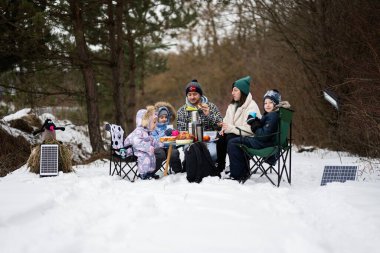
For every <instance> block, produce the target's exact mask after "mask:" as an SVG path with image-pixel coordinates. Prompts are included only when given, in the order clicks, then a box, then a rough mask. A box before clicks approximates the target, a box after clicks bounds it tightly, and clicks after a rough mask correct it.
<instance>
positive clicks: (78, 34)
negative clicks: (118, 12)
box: [69, 0, 104, 153]
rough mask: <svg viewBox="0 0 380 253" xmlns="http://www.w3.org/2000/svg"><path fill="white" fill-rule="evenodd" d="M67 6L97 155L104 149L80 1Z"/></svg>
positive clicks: (93, 76) (92, 141)
mask: <svg viewBox="0 0 380 253" xmlns="http://www.w3.org/2000/svg"><path fill="white" fill-rule="evenodd" d="M69 5H70V11H71V18H72V24H73V35H74V38H75V44H76V45H75V52H76V54H77V62H75V64H77V65H78V66H79V67H80V69H81V71H82V74H83V79H84V83H85V90H86V94H85V95H86V104H87V118H88V131H89V135H90V142H91V146H92V149H93V152H94V153H97V152H100V151H103V150H104V148H103V141H102V138H101V134H100V128H99V109H98V104H97V102H98V101H97V100H98V96H97V91H96V83H95V75H94V70H93V66H92V62H91V59H90V55H89V52H88V48H87V44H86V39H85V36H84V33H85V31H84V29H85V28H84V24H83V16H82V11H83V8H82V6H81V1H76V0H70V1H69Z"/></svg>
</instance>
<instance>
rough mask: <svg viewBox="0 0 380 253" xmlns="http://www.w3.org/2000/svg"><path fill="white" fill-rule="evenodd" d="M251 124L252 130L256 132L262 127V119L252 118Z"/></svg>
mask: <svg viewBox="0 0 380 253" xmlns="http://www.w3.org/2000/svg"><path fill="white" fill-rule="evenodd" d="M250 125H251V130H252V132H253V133H255V132H256V130H257V129H259V128H260V127H261V120H260V119H259V118H255V119H254V120H252V123H251V124H250Z"/></svg>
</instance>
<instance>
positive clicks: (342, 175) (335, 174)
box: [321, 166, 358, 185]
mask: <svg viewBox="0 0 380 253" xmlns="http://www.w3.org/2000/svg"><path fill="white" fill-rule="evenodd" d="M357 169H358V166H325V169H324V170H323V175H322V181H321V185H326V184H327V183H331V182H342V183H344V182H346V181H347V180H353V181H354V180H355V178H356V171H357Z"/></svg>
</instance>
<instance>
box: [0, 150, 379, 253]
mask: <svg viewBox="0 0 380 253" xmlns="http://www.w3.org/2000/svg"><path fill="white" fill-rule="evenodd" d="M372 162H373V163H376V162H378V161H372ZM341 164H345V165H347V164H354V165H359V168H360V170H364V173H363V174H362V175H361V176H359V177H358V180H357V181H350V182H346V183H331V184H328V185H327V186H323V187H322V186H320V181H321V177H322V172H323V167H324V166H325V165H341ZM108 166H109V163H108V162H107V161H97V162H95V163H92V164H90V165H86V166H78V167H76V170H77V172H76V173H72V174H60V175H59V176H58V177H50V178H39V177H38V176H37V175H34V174H31V173H29V172H28V171H27V169H26V168H25V167H22V168H20V169H19V170H17V171H15V172H13V173H12V174H10V175H8V176H6V177H4V178H0V203H1V208H0V252H2V253H15V252H16V253H17V252H19V253H26V252H38V253H40V252H91V253H96V252H99V253H100V252H101V253H104V252H165V253H168V252H192V253H193V252H218V253H221V252H276V253H277V252H289V253H294V252H308V253H309V252H345V253H347V252H355V253H356V252H366V253H371V252H379V246H378V245H377V239H376V238H378V237H379V235H380V201H379V196H380V180H379V174H380V173H379V167H378V165H376V166H377V167H376V166H375V167H373V168H371V167H369V163H367V162H365V161H363V160H360V159H359V158H357V157H352V156H348V155H347V154H340V156H338V154H337V153H335V152H328V151H324V150H317V151H314V152H313V153H301V154H299V153H294V154H293V174H292V175H293V183H292V185H291V186H289V185H288V184H287V183H283V184H282V185H281V187H280V188H276V187H273V186H272V185H271V184H270V183H268V182H266V181H263V180H258V179H252V180H249V181H247V183H246V184H244V185H241V184H238V183H237V182H234V181H231V180H220V179H218V178H206V179H204V180H203V182H202V183H200V184H195V183H194V184H190V183H188V182H187V180H186V177H185V175H184V174H179V175H170V176H167V177H164V178H161V179H160V180H152V181H136V182H134V183H131V182H128V181H125V180H120V179H119V178H118V177H117V176H114V177H111V176H108V168H109V167H108Z"/></svg>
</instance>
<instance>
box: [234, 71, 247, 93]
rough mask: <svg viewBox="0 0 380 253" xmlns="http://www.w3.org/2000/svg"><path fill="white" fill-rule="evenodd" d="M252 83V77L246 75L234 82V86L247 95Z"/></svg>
mask: <svg viewBox="0 0 380 253" xmlns="http://www.w3.org/2000/svg"><path fill="white" fill-rule="evenodd" d="M250 83H251V77H250V76H246V77H243V78H241V79H239V80H237V81H235V82H234V85H233V87H236V88H238V89H239V90H240V91H241V92H243V93H244V94H245V95H248V94H249V85H250Z"/></svg>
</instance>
